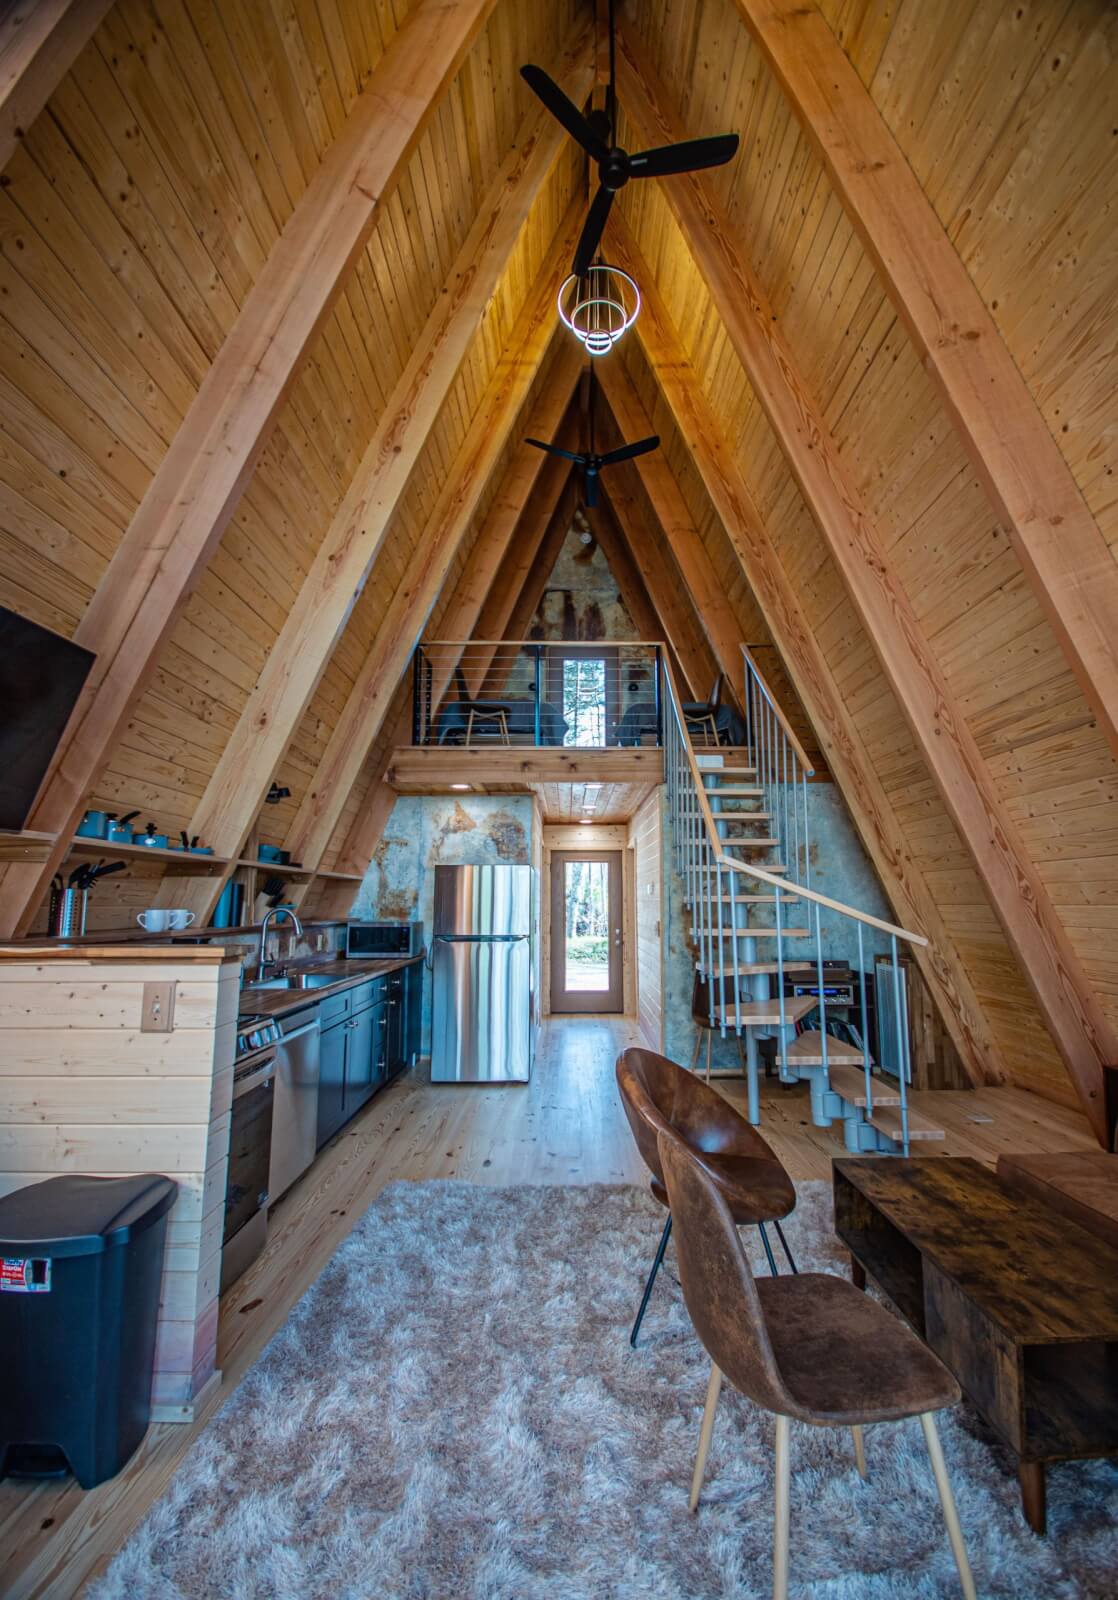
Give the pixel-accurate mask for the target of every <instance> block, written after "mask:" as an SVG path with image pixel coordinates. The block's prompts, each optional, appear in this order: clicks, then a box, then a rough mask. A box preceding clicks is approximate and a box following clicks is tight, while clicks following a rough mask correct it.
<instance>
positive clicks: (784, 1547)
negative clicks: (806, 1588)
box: [773, 1416, 792, 1600]
mask: <svg viewBox="0 0 1118 1600" xmlns="http://www.w3.org/2000/svg"><path fill="white" fill-rule="evenodd" d="M788 1433H789V1428H788V1418H787V1417H781V1416H778V1417H777V1419H776V1505H775V1507H774V1513H775V1514H774V1516H773V1600H788V1524H789V1492H790V1489H791V1479H792V1473H791V1462H790V1461H789V1456H788Z"/></svg>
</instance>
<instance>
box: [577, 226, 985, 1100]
mask: <svg viewBox="0 0 1118 1600" xmlns="http://www.w3.org/2000/svg"><path fill="white" fill-rule="evenodd" d="M614 214H615V217H616V208H615V213H614ZM609 251H610V260H611V261H614V262H615V263H616V264H617V265H618V266H621V267H622V268H623V269H624V270H625V271H628V272H632V273H633V274H634V275H635V276H636V277H637V280H638V282H639V283H640V284H641V291H642V296H643V300H644V304H643V306H642V309H641V314H640V316H639V317H638V318H637V322H636V328H637V333H638V336H639V338H640V342H641V346H642V348H643V349H644V352H645V354H646V356H647V358H648V360H649V362H650V364H651V366H652V369H653V371H654V372H655V374H656V377H657V380H658V382H659V384H660V388H661V392H662V393H663V396H664V399H665V401H666V402H667V404H668V407H669V409H670V410H671V413H672V415H673V417H674V419H675V424H676V426H677V428H678V429H679V431H680V433H681V435H682V437H683V440H684V442H685V444H686V445H687V447H688V449H689V450H690V452H691V456H692V459H693V460H694V462H695V466H696V468H697V469H698V471H699V474H700V476H701V477H702V480H703V483H704V485H705V487H706V491H707V494H708V495H709V496H710V499H711V502H712V504H713V506H714V509H715V511H716V512H717V514H718V516H719V517H720V518H721V520H722V525H723V527H724V528H725V530H726V532H727V534H728V535H729V537H730V540H731V542H732V544H733V546H734V549H735V551H736V552H737V555H738V559H739V560H740V562H741V564H742V570H743V571H744V573H745V575H746V578H747V579H748V581H749V583H750V585H751V587H752V589H753V591H754V593H755V595H756V596H757V600H758V603H759V604H760V606H761V608H762V610H763V612H764V614H765V618H766V621H767V623H768V626H769V629H770V631H771V633H772V637H773V641H774V643H775V644H776V646H777V648H778V649H779V651H780V653H781V656H782V657H783V659H784V662H785V665H786V667H787V668H788V671H789V673H790V675H791V677H792V680H793V682H794V684H795V687H796V691H797V693H798V694H799V696H800V700H801V703H802V704H803V707H804V710H805V711H806V712H807V714H808V716H809V717H810V719H811V721H812V724H813V726H814V727H815V730H816V732H817V734H818V736H819V738H820V741H821V742H822V744H823V750H824V754H825V756H826V758H827V764H828V766H829V767H830V769H831V772H832V773H833V774H834V777H835V779H836V781H837V782H838V784H839V786H840V788H841V789H842V793H843V797H844V799H845V801H846V804H847V807H848V809H849V811H850V814H851V817H852V818H853V820H854V824H855V826H856V828H857V829H858V832H859V834H860V836H861V838H862V841H863V843H864V844H865V847H866V850H867V852H868V854H869V856H870V859H871V860H872V861H873V863H874V866H875V867H876V869H877V872H878V875H879V876H880V878H881V881H882V883H883V884H884V885H885V889H886V892H887V893H888V894H889V896H890V898H891V900H892V902H893V904H894V907H895V909H896V914H897V916H898V918H899V919H900V920H901V921H902V922H904V923H906V924H907V925H908V926H909V927H912V928H913V929H915V930H916V931H917V932H920V933H922V934H924V936H925V937H926V938H927V939H929V940H930V944H929V945H926V946H920V947H917V949H916V950H915V957H916V960H917V961H918V962H919V963H920V967H921V970H922V972H923V973H924V976H925V978H926V980H927V982H928V985H929V988H930V989H931V991H932V994H933V995H934V997H935V1001H936V1004H937V1006H938V1007H939V1010H940V1013H941V1015H942V1016H943V1019H944V1022H945V1023H946V1025H947V1027H948V1029H949V1030H950V1032H951V1036H952V1038H953V1039H954V1041H955V1044H956V1046H957V1047H958V1049H959V1052H960V1055H961V1057H962V1059H963V1061H964V1063H965V1064H966V1065H967V1068H968V1070H969V1071H970V1072H971V1073H972V1074H973V1075H974V1076H975V1078H976V1080H978V1081H982V1080H983V1079H985V1080H986V1081H990V1082H999V1081H1002V1080H1004V1079H1005V1077H1006V1076H1007V1074H1006V1071H1005V1068H1004V1066H1003V1064H1002V1062H1001V1060H1000V1057H999V1054H998V1051H997V1047H996V1045H995V1043H994V1041H993V1038H992V1036H991V1034H990V1030H989V1028H988V1026H987V1023H986V1019H985V1016H984V1014H983V1011H982V1007H981V1005H980V1003H979V1001H978V998H977V996H976V995H975V993H974V990H973V988H972V986H971V982H970V978H969V976H968V973H967V970H966V967H965V964H964V963H963V961H962V959H961V957H960V955H959V952H958V950H957V948H956V946H955V944H954V941H953V940H952V938H951V936H950V934H949V933H948V931H947V928H946V926H945V924H944V922H943V919H942V917H941V916H940V912H939V908H938V906H937V904H936V900H935V897H934V895H933V894H932V892H931V890H930V888H929V886H928V884H927V883H926V882H925V880H924V878H923V876H922V874H921V873H920V871H919V869H918V868H917V866H916V864H915V863H914V862H913V861H912V858H911V852H910V851H909V848H908V844H907V841H906V839H905V836H904V834H903V832H902V831H901V828H900V826H899V824H898V822H897V819H896V816H895V814H894V812H893V809H892V806H891V805H890V802H889V799H888V797H887V796H886V794H885V791H884V789H883V787H882V785H881V781H880V779H879V778H878V777H877V775H876V772H875V770H874V766H873V762H872V761H871V759H870V757H869V754H868V752H867V751H866V748H865V746H864V745H863V743H862V740H861V737H860V735H859V733H858V730H857V727H856V725H855V723H854V721H853V718H852V717H851V716H850V713H849V712H848V711H847V709H846V705H845V703H844V700H843V696H842V693H841V691H840V690H839V687H838V685H837V684H836V683H835V681H834V678H833V677H832V675H831V671H830V668H829V666H828V664H827V661H826V658H825V657H824V655H823V652H822V650H821V649H820V647H819V644H818V643H817V641H816V639H815V636H814V634H813V632H812V629H811V627H810V625H809V624H808V621H807V618H806V617H805V615H804V613H803V611H802V609H801V607H800V603H799V600H798V599H797V597H796V593H795V590H794V589H793V587H792V584H791V582H790V581H789V579H788V576H787V574H786V573H785V571H784V568H783V567H782V566H781V564H780V562H779V560H778V559H777V556H776V553H775V551H774V550H773V548H772V545H771V542H770V540H769V536H768V533H767V531H766V529H765V526H764V524H763V522H762V519H761V515H760V513H759V512H758V510H757V507H756V506H755V505H754V503H753V500H752V497H751V495H750V493H749V489H748V486H747V484H746V482H745V479H744V478H743V476H742V473H741V470H740V468H739V467H738V465H737V462H736V460H735V459H734V456H733V452H732V451H731V449H730V446H729V443H728V441H727V440H726V437H725V435H724V433H723V431H722V429H721V427H720V426H719V423H718V421H717V419H716V417H715V415H714V412H713V409H712V407H711V405H710V402H709V401H708V399H707V397H706V395H705V393H704V392H703V389H702V386H701V384H700V383H699V380H698V376H697V374H696V373H695V370H694V368H693V367H692V365H691V362H690V361H689V359H688V357H687V354H686V352H685V351H684V349H683V347H682V345H681V343H680V340H679V335H678V334H677V333H676V330H675V328H674V327H673V325H672V323H671V320H670V318H669V317H668V315H667V313H666V311H665V310H664V306H663V303H662V301H661V299H660V296H659V294H658V293H657V291H656V288H655V283H654V281H653V280H652V279H651V277H650V276H649V275H648V273H647V272H646V270H645V267H644V264H643V262H641V261H640V260H639V259H638V256H637V252H636V249H635V246H634V245H633V242H632V239H631V237H630V235H629V233H628V230H627V229H626V228H625V227H624V226H623V225H622V224H621V222H620V219H617V222H616V224H615V223H614V220H613V219H611V234H610V240H609Z"/></svg>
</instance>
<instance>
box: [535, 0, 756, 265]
mask: <svg viewBox="0 0 1118 1600" xmlns="http://www.w3.org/2000/svg"><path fill="white" fill-rule="evenodd" d="M614 54H615V45H614V23H613V0H610V5H609V88H608V89H607V91H606V108H605V110H604V111H591V112H590V114H589V115H588V116H583V114H582V112H581V111H580V110H579V109H578V107H577V106H576V105H575V104H574V102H573V101H571V100H568V98H567V96H566V95H565V94H564V93H563V91H562V89H560V87H559V85H558V84H557V83H556V82H555V81H554V79H552V78H549V77H548V75H547V73H546V72H545V71H544V70H543V68H542V67H534V66H526V67H521V69H520V76H521V77H522V78H523V79H524V82H525V83H526V84H527V85H528V87H529V88H530V89H531V90H532V91H533V93H534V94H537V95H538V96H539V97H540V99H541V100H542V101H543V103H544V105H545V106H546V107H547V109H548V110H549V111H550V112H551V114H552V116H553V117H555V119H556V120H557V121H558V122H561V123H562V125H563V127H564V128H566V130H567V132H568V133H569V134H570V136H571V138H572V139H574V140H575V141H576V142H577V143H578V144H580V145H581V146H582V148H583V149H584V150H585V151H586V153H587V155H588V156H589V157H590V158H591V160H592V161H596V162H597V163H598V192H597V194H596V195H595V196H594V199H593V201H592V202H591V205H590V212H589V215H588V216H587V218H586V222H585V224H584V225H583V229H582V235H581V237H580V238H579V241H578V247H577V249H576V250H575V258H574V265H573V267H572V269H571V270H572V271H573V272H574V273H576V274H577V276H578V277H580V278H581V277H583V276H584V275H585V274H586V273H587V272H588V271H589V270H590V268H591V266H592V265H593V262H594V257H595V256H596V255H597V253H598V246H599V245H600V244H601V242H602V234H603V233H604V232H605V226H606V218H607V217H608V216H609V213H610V207H611V206H612V205H613V197H614V195H615V194H616V193H617V192H618V190H619V189H623V188H624V187H625V185H626V184H627V183H628V181H629V179H630V178H668V177H671V176H672V175H673V174H675V173H680V172H698V171H700V170H701V169H702V168H704V167H721V166H723V165H725V163H726V162H727V161H730V160H732V159H733V157H734V156H735V155H736V153H737V148H738V136H737V134H736V133H720V134H716V135H715V136H714V137H713V138H710V139H684V140H682V141H681V142H680V143H679V144H666V145H661V146H660V147H659V148H657V149H655V150H641V151H638V152H637V153H636V154H635V155H630V154H629V153H628V151H626V150H622V149H620V148H619V146H618V143H617V94H616V88H615V83H616V75H615V71H614Z"/></svg>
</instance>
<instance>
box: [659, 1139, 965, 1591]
mask: <svg viewBox="0 0 1118 1600" xmlns="http://www.w3.org/2000/svg"><path fill="white" fill-rule="evenodd" d="M658 1144H659V1159H660V1165H661V1168H662V1171H663V1174H664V1182H665V1184H666V1185H667V1191H668V1202H669V1204H670V1206H671V1209H672V1216H673V1217H674V1218H675V1224H676V1256H677V1259H678V1261H679V1276H680V1282H681V1284H682V1286H683V1298H684V1300H685V1302H686V1305H687V1309H688V1311H689V1312H690V1314H691V1321H692V1322H693V1323H694V1325H695V1332H696V1333H697V1334H698V1335H699V1338H700V1340H701V1341H702V1343H703V1346H704V1347H705V1349H706V1351H707V1354H708V1355H709V1356H710V1359H711V1369H710V1383H709V1384H708V1386H707V1399H706V1409H705V1411H704V1413H703V1422H702V1429H701V1431H700V1434H699V1449H698V1455H697V1457H696V1460H695V1472H694V1476H693V1478H692V1480H691V1498H690V1507H691V1510H692V1511H694V1509H695V1507H696V1506H697V1505H698V1501H699V1491H700V1488H701V1486H702V1480H703V1470H704V1468H705V1466H706V1457H707V1451H708V1449H709V1448H710V1438H711V1433H712V1431H713V1429H714V1414H715V1411H716V1409H717V1406H718V1396H719V1393H720V1391H721V1388H722V1378H723V1375H725V1376H726V1377H727V1378H729V1380H730V1382H731V1383H732V1384H733V1385H734V1387H735V1389H739V1390H740V1391H741V1393H742V1394H744V1395H745V1396H746V1397H747V1399H750V1400H752V1401H753V1402H754V1404H755V1405H759V1406H763V1407H764V1408H765V1410H766V1411H771V1412H773V1413H774V1414H775V1416H776V1515H775V1520H774V1535H773V1596H774V1600H785V1597H786V1596H787V1593H788V1524H789V1500H788V1496H789V1484H790V1471H789V1456H788V1431H789V1430H788V1424H789V1420H790V1419H791V1418H795V1419H796V1420H797V1421H799V1422H807V1423H812V1424H814V1425H815V1426H816V1427H850V1428H852V1429H853V1431H854V1449H855V1459H856V1461H857V1465H858V1470H859V1471H860V1472H862V1474H863V1475H864V1474H865V1457H864V1451H863V1445H862V1427H863V1426H864V1425H865V1424H866V1423H870V1422H896V1421H898V1420H899V1419H900V1418H902V1417H912V1416H919V1418H920V1421H921V1424H922V1426H923V1429H924V1439H925V1442H926V1444H927V1447H928V1455H929V1456H930V1457H931V1462H932V1471H933V1472H934V1474H935V1479H936V1486H937V1488H938V1489H939V1495H940V1501H941V1504H942V1506H943V1515H944V1520H945V1521H946V1523H947V1532H948V1537H949V1538H950V1540H951V1548H952V1550H953V1552H954V1555H955V1563H956V1566H957V1567H958V1569H959V1581H960V1583H961V1584H962V1588H963V1593H964V1595H965V1596H966V1597H967V1600H974V1594H975V1589H974V1580H973V1579H972V1577H971V1572H970V1564H969V1562H968V1561H967V1552H966V1546H965V1545H964V1543H963V1536H962V1532H961V1530H960V1527H959V1518H958V1514H957V1512H956V1510H955V1499H954V1496H953V1495H952V1492H951V1483H950V1480H949V1479H948V1476H947V1468H946V1465H945V1464H944V1460H943V1451H942V1449H941V1448H940V1442H939V1435H938V1433H937V1432H936V1425H935V1418H934V1416H933V1412H935V1411H938V1410H939V1409H940V1407H941V1406H950V1405H954V1404H955V1403H956V1402H957V1401H958V1399H959V1386H958V1384H957V1383H956V1382H955V1379H954V1378H953V1377H952V1376H951V1374H950V1373H949V1372H948V1370H947V1368H946V1367H945V1366H944V1365H943V1363H942V1362H941V1361H940V1360H939V1358H938V1357H937V1356H934V1355H933V1354H932V1352H931V1351H930V1350H929V1349H928V1348H927V1346H926V1345H924V1344H922V1343H921V1342H920V1340H919V1339H918V1338H917V1337H916V1335H915V1334H914V1333H912V1332H910V1330H909V1329H908V1328H906V1327H905V1326H904V1324H903V1323H902V1322H900V1321H899V1320H898V1319H897V1318H896V1317H895V1316H893V1315H892V1314H891V1313H890V1312H888V1311H886V1310H885V1308H884V1307H883V1306H881V1305H878V1303H877V1302H876V1301H874V1300H870V1299H868V1298H867V1297H866V1296H865V1295H864V1294H863V1293H862V1292H861V1291H860V1290H858V1289H855V1287H854V1285H853V1284H851V1283H848V1282H847V1281H846V1279H845V1278H838V1277H834V1276H832V1275H831V1274H830V1273H825V1272H801V1273H799V1274H798V1275H797V1276H795V1277H783V1278H763V1279H758V1280H756V1281H755V1280H754V1277H753V1273H752V1272H751V1271H750V1267H749V1261H748V1259H747V1257H746V1254H745V1251H744V1250H743V1249H742V1244H741V1240H740V1238H739V1237H738V1233H737V1229H736V1227H735V1221H736V1219H735V1217H734V1216H733V1214H732V1212H731V1209H730V1207H729V1206H728V1205H727V1204H726V1200H725V1196H724V1193H723V1185H722V1183H721V1181H720V1179H719V1176H718V1173H717V1170H716V1169H715V1168H713V1167H711V1166H710V1165H709V1157H707V1156H706V1155H705V1154H703V1153H702V1152H699V1151H696V1150H695V1149H694V1148H693V1147H692V1146H691V1145H689V1144H688V1143H686V1142H685V1141H684V1140H683V1139H681V1138H680V1137H679V1135H678V1134H676V1133H675V1132H673V1130H672V1129H670V1128H665V1129H663V1130H662V1131H661V1132H660V1134H659V1136H658Z"/></svg>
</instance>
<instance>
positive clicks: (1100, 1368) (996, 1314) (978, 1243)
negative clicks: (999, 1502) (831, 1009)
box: [833, 1156, 1118, 1533]
mask: <svg viewBox="0 0 1118 1600" xmlns="http://www.w3.org/2000/svg"><path fill="white" fill-rule="evenodd" d="M833 1167H834V1193H835V1232H836V1233H837V1235H838V1237H839V1238H840V1239H841V1240H842V1241H843V1243H844V1244H845V1245H846V1246H847V1248H848V1249H849V1251H850V1255H851V1265H852V1273H853V1278H854V1282H855V1283H856V1284H858V1285H859V1286H860V1287H864V1286H865V1281H866V1275H867V1274H869V1276H870V1277H872V1278H873V1279H874V1280H875V1282H877V1283H878V1284H879V1285H880V1286H881V1288H882V1289H883V1290H884V1291H885V1293H886V1294H887V1295H888V1296H889V1298H890V1300H892V1301H893V1304H894V1305H895V1306H896V1307H897V1309H898V1310H899V1311H900V1312H901V1313H902V1315H903V1316H904V1317H905V1318H906V1319H907V1320H908V1322H910V1323H911V1325H912V1326H913V1328H914V1329H915V1330H916V1332H917V1333H918V1334H919V1335H920V1337H921V1338H922V1339H924V1340H925V1341H926V1342H927V1344H928V1345H929V1346H930V1347H931V1349H933V1350H934V1351H935V1353H936V1354H937V1355H938V1356H939V1358H940V1360H941V1361H942V1362H943V1363H944V1364H945V1366H947V1367H949V1368H950V1370H951V1371H952V1372H953V1373H954V1374H955V1376H956V1378H957V1379H958V1380H959V1383H960V1384H961V1385H962V1387H963V1389H964V1391H965V1392H966V1394H967V1397H968V1398H969V1399H970V1400H971V1401H972V1403H973V1404H974V1406H975V1407H976V1409H977V1410H978V1411H980V1412H981V1413H982V1415H983V1416H984V1417H985V1418H986V1421H987V1422H988V1423H989V1424H990V1426H991V1427H992V1428H993V1429H994V1430H995V1432H996V1433H997V1434H998V1435H999V1437H1000V1438H1001V1439H1002V1440H1003V1441H1004V1443H1005V1444H1006V1445H1008V1447H1009V1448H1010V1449H1011V1450H1012V1451H1014V1452H1015V1454H1016V1456H1017V1459H1018V1476H1019V1478H1020V1482H1021V1499H1022V1506H1023V1510H1024V1513H1025V1518H1026V1520H1027V1522H1028V1523H1029V1526H1030V1527H1031V1528H1033V1529H1034V1530H1035V1532H1037V1533H1043V1532H1044V1527H1045V1506H1044V1497H1045V1484H1044V1466H1045V1463H1046V1462H1048V1461H1069V1460H1079V1459H1085V1458H1089V1457H1096V1456H1113V1455H1118V1250H1114V1249H1112V1248H1111V1247H1110V1246H1108V1245H1106V1244H1105V1243H1104V1242H1103V1241H1102V1240H1101V1239H1099V1238H1097V1237H1096V1236H1095V1235H1094V1234H1092V1233H1087V1232H1086V1231H1085V1230H1084V1229H1082V1228H1079V1227H1076V1226H1075V1225H1074V1224H1073V1223H1070V1222H1066V1221H1064V1219H1063V1218H1061V1217H1059V1216H1057V1215H1056V1214H1055V1213H1054V1212H1052V1211H1050V1210H1049V1209H1048V1208H1047V1207H1046V1206H1044V1205H1042V1204H1040V1203H1039V1202H1037V1201H1033V1200H1030V1199H1027V1198H1025V1197H1023V1196H1018V1195H1015V1194H1013V1193H1012V1192H1011V1191H1010V1190H1009V1189H1007V1188H1006V1187H1005V1186H1004V1185H1003V1184H1002V1183H1000V1182H999V1180H998V1179H997V1178H996V1177H995V1176H994V1174H993V1173H992V1172H990V1171H988V1170H987V1169H986V1168H985V1167H983V1166H981V1165H980V1164H979V1162H977V1161H972V1160H970V1159H969V1157H968V1158H958V1159H944V1158H943V1157H933V1158H924V1159H914V1160H901V1159H898V1158H897V1157H895V1156H893V1157H888V1156H887V1157H883V1158H876V1157H875V1158H861V1159H856V1160H849V1161H835V1162H834V1163H833Z"/></svg>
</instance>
